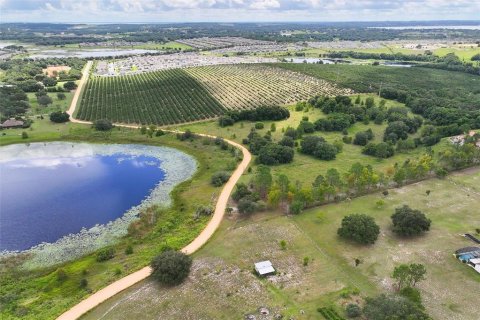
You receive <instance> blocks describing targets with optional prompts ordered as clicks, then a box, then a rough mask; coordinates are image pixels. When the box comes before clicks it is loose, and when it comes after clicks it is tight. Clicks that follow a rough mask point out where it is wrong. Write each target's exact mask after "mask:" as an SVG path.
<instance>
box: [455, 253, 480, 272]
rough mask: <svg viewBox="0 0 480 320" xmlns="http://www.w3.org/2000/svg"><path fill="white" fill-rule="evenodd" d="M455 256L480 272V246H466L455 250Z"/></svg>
mask: <svg viewBox="0 0 480 320" xmlns="http://www.w3.org/2000/svg"><path fill="white" fill-rule="evenodd" d="M455 257H456V258H457V259H458V260H460V261H462V262H463V263H465V264H467V265H468V266H470V267H472V268H473V269H475V271H477V272H478V273H480V248H479V247H465V248H461V249H458V250H457V251H455Z"/></svg>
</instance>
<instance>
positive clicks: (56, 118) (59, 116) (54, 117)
mask: <svg viewBox="0 0 480 320" xmlns="http://www.w3.org/2000/svg"><path fill="white" fill-rule="evenodd" d="M69 119H70V115H69V114H68V113H66V112H65V111H64V112H62V111H56V112H52V113H50V121H52V122H55V123H63V122H67V121H69Z"/></svg>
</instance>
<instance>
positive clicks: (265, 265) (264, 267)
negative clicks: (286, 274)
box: [255, 260, 275, 275]
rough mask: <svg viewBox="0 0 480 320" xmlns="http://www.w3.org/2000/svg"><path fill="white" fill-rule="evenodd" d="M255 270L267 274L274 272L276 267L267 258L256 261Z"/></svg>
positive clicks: (260, 273)
mask: <svg viewBox="0 0 480 320" xmlns="http://www.w3.org/2000/svg"><path fill="white" fill-rule="evenodd" d="M255 271H257V273H258V274H259V275H265V274H270V273H274V272H275V269H274V268H273V266H272V263H271V262H270V261H269V260H266V261H261V262H257V263H255Z"/></svg>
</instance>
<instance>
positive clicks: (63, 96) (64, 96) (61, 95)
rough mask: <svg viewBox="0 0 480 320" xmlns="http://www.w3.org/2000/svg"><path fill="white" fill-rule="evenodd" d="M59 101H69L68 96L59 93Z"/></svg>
mask: <svg viewBox="0 0 480 320" xmlns="http://www.w3.org/2000/svg"><path fill="white" fill-rule="evenodd" d="M57 99H58V100H65V99H67V96H66V95H65V93H63V92H59V93H57Z"/></svg>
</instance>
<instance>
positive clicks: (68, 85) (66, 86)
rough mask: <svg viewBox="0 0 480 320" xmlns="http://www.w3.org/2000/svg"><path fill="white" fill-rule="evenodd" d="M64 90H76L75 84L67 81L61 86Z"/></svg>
mask: <svg viewBox="0 0 480 320" xmlns="http://www.w3.org/2000/svg"><path fill="white" fill-rule="evenodd" d="M63 88H64V89H65V90H68V91H71V90H75V89H77V84H76V83H75V82H73V81H67V82H65V83H64V84H63Z"/></svg>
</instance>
